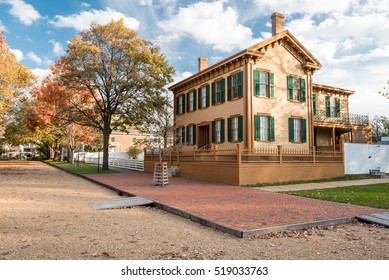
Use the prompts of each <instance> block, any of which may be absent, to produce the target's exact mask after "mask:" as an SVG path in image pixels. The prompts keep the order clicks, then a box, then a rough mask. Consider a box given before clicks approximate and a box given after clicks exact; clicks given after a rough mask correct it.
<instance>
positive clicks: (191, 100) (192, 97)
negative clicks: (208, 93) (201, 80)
mask: <svg viewBox="0 0 389 280" xmlns="http://www.w3.org/2000/svg"><path fill="white" fill-rule="evenodd" d="M187 95H188V98H187V100H188V104H187V108H186V111H187V112H192V111H195V110H196V90H193V91H191V92H188V94H187Z"/></svg>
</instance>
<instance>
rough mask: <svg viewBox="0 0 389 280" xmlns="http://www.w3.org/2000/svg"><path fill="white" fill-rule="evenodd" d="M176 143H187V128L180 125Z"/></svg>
mask: <svg viewBox="0 0 389 280" xmlns="http://www.w3.org/2000/svg"><path fill="white" fill-rule="evenodd" d="M176 143H177V145H183V144H184V143H185V129H184V127H179V128H177V130H176Z"/></svg>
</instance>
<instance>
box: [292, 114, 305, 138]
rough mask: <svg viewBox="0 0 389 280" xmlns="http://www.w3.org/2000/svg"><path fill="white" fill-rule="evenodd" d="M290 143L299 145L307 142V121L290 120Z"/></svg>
mask: <svg viewBox="0 0 389 280" xmlns="http://www.w3.org/2000/svg"><path fill="white" fill-rule="evenodd" d="M289 141H290V142H297V143H305V142H307V120H306V119H300V118H289Z"/></svg>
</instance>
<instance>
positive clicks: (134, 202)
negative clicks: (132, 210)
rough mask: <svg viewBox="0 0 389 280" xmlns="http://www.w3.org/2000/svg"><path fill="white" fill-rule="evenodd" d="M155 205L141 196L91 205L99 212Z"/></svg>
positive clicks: (97, 202) (103, 201)
mask: <svg viewBox="0 0 389 280" xmlns="http://www.w3.org/2000/svg"><path fill="white" fill-rule="evenodd" d="M153 203H154V202H153V201H152V200H149V199H146V198H144V197H141V196H131V197H125V198H118V199H112V200H102V201H96V202H93V203H91V204H90V205H91V206H92V207H93V208H95V209H97V210H103V209H118V208H127V207H133V206H140V205H149V204H153Z"/></svg>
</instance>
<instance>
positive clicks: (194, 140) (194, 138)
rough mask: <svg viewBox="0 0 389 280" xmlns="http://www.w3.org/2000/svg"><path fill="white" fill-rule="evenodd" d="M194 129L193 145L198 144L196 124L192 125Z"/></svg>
mask: <svg viewBox="0 0 389 280" xmlns="http://www.w3.org/2000/svg"><path fill="white" fill-rule="evenodd" d="M192 129H193V130H192V131H193V133H192V134H193V145H196V125H195V124H194V125H192Z"/></svg>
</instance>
